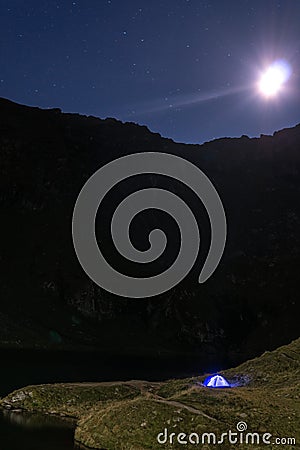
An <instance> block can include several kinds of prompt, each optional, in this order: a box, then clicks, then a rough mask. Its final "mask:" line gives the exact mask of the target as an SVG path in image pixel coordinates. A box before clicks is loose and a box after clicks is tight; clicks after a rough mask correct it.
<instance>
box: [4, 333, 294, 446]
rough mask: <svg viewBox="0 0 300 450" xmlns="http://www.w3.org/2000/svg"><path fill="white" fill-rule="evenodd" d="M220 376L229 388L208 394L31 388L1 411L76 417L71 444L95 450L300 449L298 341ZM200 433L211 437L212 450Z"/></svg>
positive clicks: (196, 388) (141, 385)
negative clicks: (73, 441) (74, 441)
mask: <svg viewBox="0 0 300 450" xmlns="http://www.w3.org/2000/svg"><path fill="white" fill-rule="evenodd" d="M223 375H224V376H226V378H227V379H228V380H229V381H230V382H231V385H232V387H231V388H227V389H209V388H206V387H204V386H202V384H201V383H202V382H203V380H204V378H205V377H204V376H201V377H197V378H188V379H177V380H169V381H166V382H147V381H128V382H110V383H108V382H104V383H80V384H77V383H76V384H72V383H70V384H54V385H40V386H28V387H26V388H23V389H19V390H17V391H15V392H13V393H11V394H10V395H8V396H7V397H5V398H4V399H2V400H1V406H2V407H3V408H7V409H11V410H16V409H17V410H25V411H34V412H42V413H46V414H56V415H61V416H70V417H74V418H76V419H77V427H76V431H75V439H76V441H77V442H78V443H80V444H83V445H85V446H88V447H91V448H96V449H109V450H121V449H131V450H142V449H155V450H157V449H158V448H166V449H170V448H174V449H179V448H195V447H196V448H197V447H198V448H202V449H210V448H222V449H232V448H238V449H245V448H247V447H249V448H251V449H260V448H265V447H266V446H267V447H268V448H280V447H282V448H285V449H297V448H300V426H299V424H300V338H299V339H297V340H296V341H293V342H292V343H290V344H289V345H286V346H283V347H280V348H278V349H277V350H275V351H273V352H265V353H264V354H263V355H262V356H260V357H259V358H255V359H253V360H250V361H247V362H246V363H244V364H242V365H240V366H238V367H236V368H234V369H229V370H226V371H224V372H223ZM238 423H240V424H239V425H238V427H239V430H240V431H239V432H238V435H234V434H233V433H236V432H237V424H238ZM245 427H247V431H245V430H244V431H243V429H244V428H245ZM229 430H231V432H232V434H231V435H230V439H231V441H230V440H229V434H227V436H225V435H224V436H223V438H222V437H221V436H222V433H229ZM242 431H243V433H242ZM159 433H162V434H159ZM171 433H175V435H174V434H173V435H172V436H171ZM179 433H185V435H179ZM192 433H193V434H192ZM204 433H214V434H215V436H216V444H214V443H213V442H214V441H213V439H214V437H213V436H212V435H211V436H208V435H203V434H204ZM247 433H251V435H250V434H249V435H248V443H246V441H245V439H246V435H247ZM253 433H258V435H259V443H257V442H258V435H254V434H253ZM158 435H159V441H158V439H157V436H158ZM237 438H238V439H239V440H240V439H243V442H242V443H240V444H237V443H235V439H237ZM289 438H294V441H292V440H289ZM197 439H199V444H198V441H197ZM202 439H203V443H202ZM252 439H253V443H252ZM276 439H281V441H277V442H276ZM178 440H179V441H178ZM263 440H264V441H265V442H264V441H263ZM165 441H166V442H165ZM180 441H182V443H180ZM209 441H210V443H208V442H209ZM218 441H219V443H218ZM184 442H187V443H184ZM279 444H280V445H279Z"/></svg>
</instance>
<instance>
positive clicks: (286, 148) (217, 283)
mask: <svg viewBox="0 0 300 450" xmlns="http://www.w3.org/2000/svg"><path fill="white" fill-rule="evenodd" d="M140 151H164V152H168V153H174V154H177V155H181V156H184V157H185V158H187V159H189V160H190V161H192V162H194V163H195V164H197V165H199V167H201V169H202V170H203V171H204V172H205V173H206V174H207V175H208V176H209V177H210V179H211V180H212V181H213V182H214V184H215V186H216V187H217V189H218V191H219V194H220V196H221V198H222V200H223V203H224V207H225V210H226V214H227V220H228V242H227V246H226V250H225V254H224V257H223V260H222V262H221V264H220V266H219V268H218V269H217V271H216V273H215V274H214V276H213V277H212V278H211V279H210V280H209V281H208V282H207V283H205V284H204V285H201V286H200V287H199V286H198V285H197V284H196V280H197V275H198V273H199V271H200V268H201V265H202V264H203V261H204V259H205V255H206V252H207V249H208V245H209V224H208V220H207V217H206V214H205V211H204V210H203V207H202V206H201V204H199V202H198V201H197V199H196V198H194V197H193V196H192V195H191V194H190V192H189V191H188V190H187V189H185V188H184V187H183V186H182V185H181V184H180V183H175V184H173V183H171V184H170V180H163V179H161V178H160V177H157V176H149V177H145V179H143V180H141V179H140V178H139V177H136V178H134V179H132V180H131V181H130V183H129V184H128V187H127V188H125V187H124V186H123V185H122V186H121V187H120V188H119V189H116V190H115V192H114V193H113V194H112V196H111V197H110V198H109V201H107V202H106V204H105V205H104V206H105V214H104V222H105V221H106V222H107V223H109V217H110V214H111V213H112V211H113V206H114V205H116V202H117V201H118V199H119V196H120V194H121V197H125V196H126V195H127V193H128V192H132V191H133V190H135V189H139V188H140V187H141V186H149V185H150V186H151V185H152V186H153V185H160V186H162V187H167V188H169V189H171V190H173V191H175V192H176V193H178V195H180V196H182V198H184V199H185V200H186V201H187V202H188V203H189V204H190V206H191V208H192V209H193V210H194V209H196V211H197V215H198V216H199V217H198V219H199V223H200V226H201V230H202V236H203V243H202V244H203V245H202V249H201V254H200V256H199V260H198V261H197V264H196V266H195V268H194V270H192V272H191V274H190V275H189V276H188V277H187V279H186V280H185V281H184V282H182V283H181V284H180V285H179V286H177V287H176V288H175V289H173V290H172V291H170V292H168V293H166V294H164V295H161V296H159V297H158V298H153V299H150V300H147V299H146V300H139V301H137V300H128V299H120V298H116V297H114V296H113V295H111V294H108V293H106V292H105V291H102V290H101V289H99V288H98V287H97V286H95V285H94V284H93V283H92V282H91V281H90V280H89V279H88V277H87V276H86V275H85V273H84V272H83V270H82V269H81V267H80V265H79V263H78V262H77V259H76V256H75V252H74V250H73V245H72V240H71V217H72V211H73V207H74V203H75V200H76V198H77V196H78V193H79V191H80V189H81V187H82V186H83V184H84V182H85V181H86V180H87V179H88V178H89V177H90V176H91V175H92V174H93V173H94V172H95V170H96V169H98V168H99V167H101V166H102V165H103V164H105V163H107V162H108V161H110V160H113V159H115V158H117V157H119V156H121V155H125V154H130V153H133V152H140ZM0 170H1V177H0V188H1V189H0V208H1V225H0V226H1V259H0V270H1V282H0V295H1V313H0V321H1V327H0V337H1V341H2V343H3V344H4V343H5V344H6V345H8V346H16V345H17V346H20V347H23V346H29V347H34V346H41V347H48V346H53V345H55V346H64V347H66V346H71V347H74V345H75V346H78V345H79V344H82V345H84V346H96V347H97V348H98V349H100V350H112V351H120V352H122V353H124V354H126V353H133V354H138V353H144V354H148V353H149V354H164V352H174V353H181V352H189V353H195V354H196V353H197V354H198V355H199V354H200V355H203V358H205V359H206V360H207V361H211V363H214V362H218V364H221V365H222V364H223V365H227V364H229V363H237V362H239V361H242V360H245V359H246V358H248V357H251V356H254V355H256V354H258V353H260V352H262V351H263V350H265V349H266V348H267V349H273V348H275V347H276V346H278V345H281V344H284V343H286V342H288V341H289V340H291V339H294V338H296V337H297V336H298V335H299V327H298V317H299V293H298V292H299V288H298V272H299V263H300V234H299V227H300V206H299V200H298V199H299V194H300V178H299V173H300V126H299V125H298V126H296V127H294V128H291V129H286V130H282V131H279V132H277V133H274V136H262V137H261V138H259V139H249V138H247V137H246V136H244V137H241V138H238V139H229V138H224V139H218V140H216V141H212V142H209V143H206V144H204V145H199V146H197V145H185V144H177V143H174V142H173V141H172V140H170V139H164V138H162V137H161V136H160V135H159V134H155V133H151V132H150V131H149V130H148V129H147V128H146V127H141V126H138V125H136V124H133V123H126V124H123V123H121V122H119V121H117V120H115V119H106V120H101V119H97V118H94V117H86V116H80V115H77V114H63V113H61V111H60V110H59V109H52V110H41V109H39V108H31V107H26V106H21V105H17V104H15V103H13V102H10V101H8V100H5V99H0ZM126 189H127V190H126ZM158 224H163V226H165V227H166V230H167V233H168V234H169V236H170V239H171V238H172V237H173V238H176V237H178V234H177V231H176V227H174V224H173V223H171V222H170V221H169V220H168V218H166V217H164V216H161V215H159V214H155V213H153V212H149V213H146V214H145V217H144V218H142V217H141V218H139V220H137V224H133V227H132V231H133V234H134V232H136V237H135V239H136V244H137V245H140V246H141V247H143V245H145V242H146V241H145V239H146V238H147V233H148V231H150V230H151V227H152V228H153V227H154V226H157V225H158ZM141 225H142V226H141ZM102 226H103V225H101V224H99V223H98V224H97V227H98V235H99V236H98V238H99V241H100V244H102V245H103V251H104V253H105V254H106V255H111V257H112V260H113V261H114V263H115V264H116V265H117V266H118V265H119V267H120V268H123V269H124V267H125V268H126V270H128V272H129V273H132V272H134V270H135V269H136V268H135V266H131V265H130V264H125V263H124V261H123V260H121V259H120V258H118V255H117V254H116V253H115V252H114V251H113V249H112V246H111V242H110V240H109V236H108V233H107V230H106V231H105V230H103V229H102V228H101V227H102ZM147 227H148V228H149V227H150V230H148V228H147ZM101 239H102V240H101ZM171 247H172V246H171ZM174 249H175V250H176V245H175V246H174ZM174 249H173V250H172V248H170V249H169V250H168V251H169V253H168V254H167V255H166V259H165V260H161V261H159V263H160V264H161V265H162V266H163V265H164V264H165V263H167V264H169V263H170V261H171V260H172V258H173V257H174V251H175V250H174ZM159 267H161V266H160V265H159ZM155 270H156V271H157V270H158V269H157V267H156V268H155V267H152V266H151V267H149V271H150V273H151V271H154V272H155ZM130 271H131V272H130ZM120 342H122V348H120Z"/></svg>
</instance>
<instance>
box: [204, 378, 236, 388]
mask: <svg viewBox="0 0 300 450" xmlns="http://www.w3.org/2000/svg"><path fill="white" fill-rule="evenodd" d="M203 385H204V386H206V387H209V388H226V387H227V388H228V387H230V384H229V383H228V381H227V380H226V378H224V377H222V375H210V376H209V377H207V378H205V380H204V382H203Z"/></svg>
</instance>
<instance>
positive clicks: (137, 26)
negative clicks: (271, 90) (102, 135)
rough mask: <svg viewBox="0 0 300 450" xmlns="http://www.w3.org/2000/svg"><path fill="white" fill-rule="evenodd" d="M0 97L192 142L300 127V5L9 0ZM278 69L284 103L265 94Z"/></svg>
mask: <svg viewBox="0 0 300 450" xmlns="http://www.w3.org/2000/svg"><path fill="white" fill-rule="evenodd" d="M0 36H1V38H0V61H1V65H0V96H1V97H6V98H9V99H11V100H14V101H16V102H19V103H24V104H27V105H33V106H39V107H43V108H47V107H59V108H61V109H62V110H63V111H64V112H79V113H82V114H87V115H94V116H98V117H101V118H105V117H116V118H118V119H120V120H122V121H133V122H137V123H139V124H142V125H147V126H148V127H149V128H150V129H151V130H152V131H154V132H159V133H161V134H162V135H163V136H166V137H170V138H172V139H174V140H176V141H181V142H200V143H201V142H204V141H207V140H211V139H214V138H218V137H223V136H241V135H242V134H247V135H249V136H259V135H260V133H265V134H271V133H273V132H274V131H275V130H278V129H281V128H284V127H289V126H293V125H296V124H297V123H299V122H300V108H299V104H300V94H299V79H300V77H299V70H300V60H299V59H300V1H299V0H282V1H280V0H277V1H275V0H257V1H250V0H249V1H248V0H235V1H229V0H227V1H226V0H214V1H213V0H206V1H200V0H163V1H158V0H152V1H151V0H108V1H106V0H77V1H71V0H70V1H69V0H64V1H54V0H53V1H47V0H35V1H33V0H1V1H0ZM276 60H281V61H284V64H286V65H288V67H289V69H290V73H289V75H290V76H289V79H288V80H286V81H285V83H284V84H283V86H282V87H281V89H280V90H279V92H278V93H277V95H275V96H272V97H265V96H264V95H263V94H262V93H261V92H260V90H259V88H258V82H259V80H260V77H261V76H262V74H263V73H264V71H265V70H266V69H267V68H268V66H269V65H270V64H272V63H273V62H274V61H276Z"/></svg>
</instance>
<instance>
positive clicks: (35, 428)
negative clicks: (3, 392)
mask: <svg viewBox="0 0 300 450" xmlns="http://www.w3.org/2000/svg"><path fill="white" fill-rule="evenodd" d="M74 429H75V421H74V420H71V419H65V418H63V419H62V418H59V417H54V416H49V415H42V414H30V413H24V412H15V411H13V412H12V411H6V410H0V448H1V449H5V450H41V449H43V450H75V449H76V450H79V449H83V448H84V447H79V446H77V445H75V444H74Z"/></svg>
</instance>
